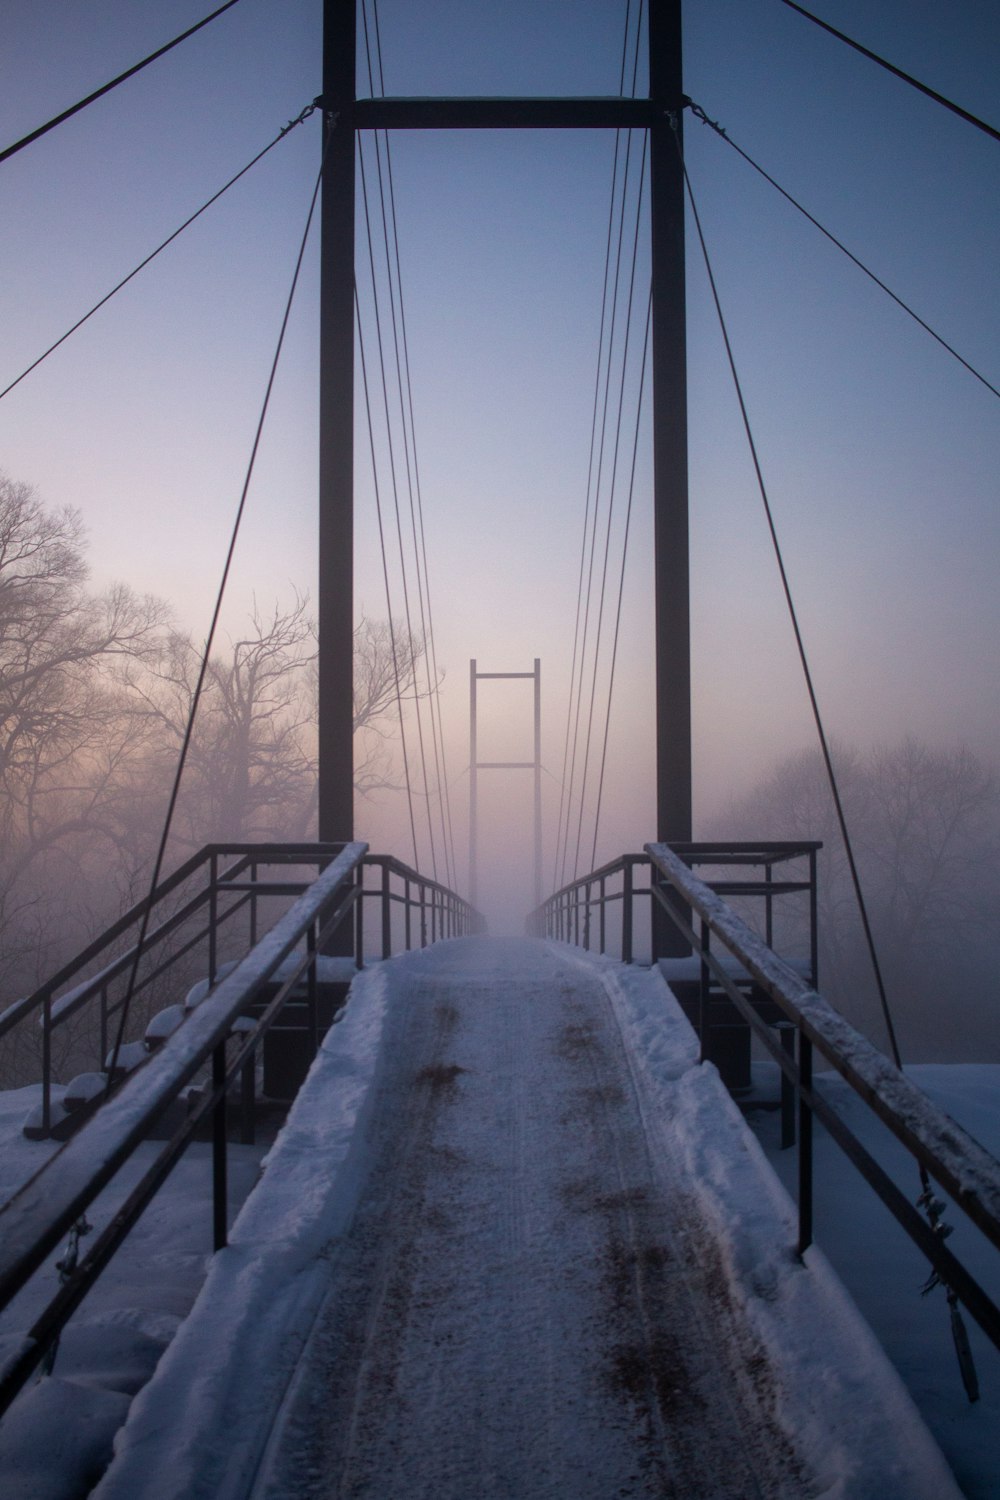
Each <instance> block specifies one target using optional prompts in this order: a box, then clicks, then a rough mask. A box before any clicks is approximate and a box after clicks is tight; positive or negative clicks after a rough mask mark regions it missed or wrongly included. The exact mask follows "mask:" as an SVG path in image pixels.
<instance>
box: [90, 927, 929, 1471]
mask: <svg viewBox="0 0 1000 1500" xmlns="http://www.w3.org/2000/svg"><path fill="white" fill-rule="evenodd" d="M355 991H356V992H355V993H352V1001H351V1006H350V1007H349V1012H348V1017H347V1019H346V1020H345V1021H344V1022H343V1023H342V1024H341V1025H340V1026H338V1027H335V1028H334V1030H333V1032H332V1033H331V1035H330V1037H329V1038H328V1041H327V1044H326V1046H325V1048H324V1052H323V1054H321V1058H320V1060H319V1061H318V1064H317V1067H316V1068H315V1069H314V1071H313V1075H312V1076H311V1078H310V1081H309V1083H308V1084H307V1086H306V1090H305V1091H304V1093H303V1095H302V1096H301V1097H300V1101H299V1104H298V1105H297V1106H296V1110H295V1111H294V1112H293V1116H292V1119H291V1120H290V1122H289V1126H288V1128H287V1131H286V1139H285V1140H284V1141H283V1142H279V1145H278V1147H277V1149H276V1151H275V1153H274V1154H273V1158H272V1161H271V1164H270V1165H269V1167H268V1168H267V1170H266V1171H265V1176H264V1183H263V1185H262V1187H261V1188H260V1189H258V1195H257V1196H258V1197H259V1199H260V1201H259V1202H258V1203H257V1204H256V1205H255V1204H254V1201H253V1199H251V1201H250V1203H249V1204H248V1206H247V1209H246V1210H245V1211H244V1215H243V1218H242V1219H241V1221H240V1222H239V1223H238V1225H237V1226H236V1229H235V1230H234V1234H233V1246H232V1249H231V1250H229V1251H226V1252H223V1254H222V1255H221V1256H219V1257H217V1258H216V1260H217V1262H218V1268H217V1272H216V1273H215V1280H214V1284H213V1278H212V1277H210V1278H209V1282H208V1284H207V1285H206V1288H205V1291H204V1293H203V1294H202V1299H201V1303H200V1304H199V1309H200V1317H199V1309H196V1311H195V1314H194V1315H193V1317H192V1319H191V1320H189V1326H188V1328H187V1329H186V1330H182V1333H181V1335H180V1336H179V1337H178V1339H177V1341H176V1342H175V1345H174V1347H173V1348H172V1350H171V1351H170V1353H169V1354H168V1356H167V1358H166V1360H165V1361H164V1362H163V1364H162V1365H161V1369H160V1372H159V1373H158V1375H157V1377H155V1378H154V1380H153V1381H152V1382H151V1384H150V1386H149V1387H147V1389H146V1391H145V1392H144V1393H143V1394H142V1395H141V1396H140V1397H139V1398H138V1400H137V1402H136V1403H135V1406H134V1408H133V1413H132V1416H131V1418H130V1421H129V1424H128V1426H127V1427H126V1429H125V1432H124V1435H123V1440H122V1441H121V1442H120V1445H119V1447H120V1451H119V1456H118V1460H117V1462H116V1463H115V1464H113V1465H112V1468H111V1470H110V1471H109V1473H108V1475H107V1476H106V1479H105V1481H104V1483H103V1484H102V1485H101V1486H100V1487H99V1491H98V1494H99V1495H101V1496H102V1497H109V1500H110V1497H112V1496H119V1495H126V1494H128V1495H131V1496H136V1495H145V1494H147V1493H148V1494H150V1495H152V1494H156V1495H157V1496H159V1495H160V1494H161V1493H163V1494H167V1493H170V1494H173V1493H174V1492H175V1491H176V1493H177V1494H183V1495H185V1496H187V1497H194V1496H195V1495H202V1494H205V1495H209V1494H211V1495H234V1496H235V1495H237V1494H240V1495H243V1494H248V1493H252V1494H253V1495H254V1496H255V1497H257V1500H289V1497H307V1496H352V1497H355V1496H356V1497H361V1496H365V1497H371V1500H403V1497H406V1500H419V1497H428V1500H429V1497H434V1500H470V1497H472V1496H497V1497H501V1496H503V1497H511V1500H543V1497H544V1500H611V1497H625V1496H653V1495H656V1496H683V1497H706V1500H708V1497H711V1500H726V1497H732V1500H750V1497H754V1496H788V1497H792V1496H796V1497H797V1496H803V1497H804V1496H819V1495H829V1496H856V1497H859V1496H869V1495H871V1496H875V1495H878V1496H880V1500H887V1497H891V1496H894V1495H898V1496H900V1497H902V1496H906V1497H908V1500H909V1497H913V1500H915V1497H918V1496H923V1495H928V1496H930V1495H934V1496H935V1497H936V1500H943V1497H945V1496H949V1495H954V1494H956V1493H957V1492H956V1491H955V1490H954V1489H953V1487H952V1484H951V1481H950V1478H949V1476H948V1474H947V1471H946V1470H945V1468H944V1466H943V1463H942V1461H941V1460H940V1457H939V1455H938V1454H937V1451H936V1449H935V1448H934V1447H933V1444H932V1443H931V1442H930V1440H929V1438H927V1436H926V1433H925V1432H924V1430H923V1428H922V1427H921V1426H920V1424H919V1421H918V1419H917V1418H916V1416H915V1413H914V1412H913V1410H912V1407H911V1406H910V1405H909V1402H908V1398H906V1397H905V1395H904V1393H903V1392H902V1390H901V1388H900V1387H899V1386H898V1382H896V1380H895V1377H894V1376H893V1375H892V1374H891V1372H890V1371H889V1370H888V1367H887V1366H886V1365H885V1362H884V1360H882V1359H881V1356H880V1354H879V1351H878V1350H877V1349H876V1348H875V1346H874V1343H873V1341H872V1340H871V1338H870V1335H868V1333H867V1330H866V1329H865V1327H864V1325H863V1324H862V1323H861V1322H860V1320H859V1319H857V1317H856V1315H854V1313H853V1311H852V1309H850V1307H849V1306H847V1305H846V1303H845V1302H844V1299H843V1298H842V1297H841V1296H840V1294H839V1290H838V1288H837V1286H836V1284H835V1282H834V1281H833V1279H832V1278H831V1276H830V1274H829V1272H828V1269H827V1268H826V1266H825V1263H823V1262H822V1260H821V1258H819V1259H818V1260H817V1261H816V1264H815V1265H813V1266H812V1267H811V1268H810V1269H806V1268H803V1267H801V1266H799V1265H797V1264H796V1263H795V1262H794V1261H793V1259H792V1257H791V1255H790V1252H789V1245H790V1241H791V1238H792V1235H791V1228H790V1222H789V1217H788V1213H787V1207H786V1206H784V1205H783V1201H781V1194H780V1190H779V1189H777V1186H776V1184H774V1183H773V1181H772V1180H771V1179H769V1178H768V1177H767V1169H766V1168H765V1167H764V1166H763V1164H762V1160H761V1159H760V1157H759V1152H758V1150H757V1147H756V1143H755V1142H753V1140H752V1139H751V1138H750V1136H749V1134H748V1132H746V1131H745V1129H744V1127H743V1125H742V1122H741V1120H740V1119H739V1116H738V1114H737V1112H736V1111H735V1110H734V1109H733V1108H732V1106H731V1104H730V1102H729V1100H728V1098H727V1096H726V1095H725V1093H724V1091H723V1090H722V1088H721V1085H720V1084H719V1083H718V1080H717V1078H716V1077H715V1075H714V1071H713V1070H711V1069H705V1068H699V1067H697V1066H696V1064H695V1058H694V1054H693V1047H692V1042H693V1039H692V1037H691V1034H690V1032H689V1031H688V1030H687V1029H686V1024H685V1023H684V1022H683V1021H682V1019H681V1018H680V1017H679V1015H678V1014H677V1013H676V1011H675V1010H674V1009H673V1008H672V1007H671V1005H670V1001H669V996H668V993H667V991H666V989H665V987H664V986H663V983H662V980H660V979H659V976H658V975H655V974H648V973H645V974H642V973H636V972H635V971H628V970H623V969H622V968H621V966H618V965H612V964H610V963H605V962H594V961H592V960H587V959H581V958H577V957H575V956H574V955H573V954H572V952H571V951H570V950H568V949H565V948H561V947H559V946H557V945H553V944H542V943H532V942H528V941H519V940H514V939H510V940H504V939H471V940H464V941H461V942H455V943H445V944H441V945H439V946H438V947H437V948H435V949H432V950H427V951H425V952H424V953H421V954H415V955H410V956H408V957H405V958H403V959H400V960H393V961H392V962H391V963H388V964H385V965H381V966H379V967H378V969H377V970H376V971H374V972H369V973H368V974H366V975H365V976H363V977H362V980H361V981H359V982H357V983H356V985H355ZM654 991H655V994H654ZM352 1028H353V1031H352ZM366 1067H367V1068H368V1071H369V1074H370V1076H369V1077H368V1079H367V1081H366V1080H365V1078H364V1076H363V1075H364V1073H365V1068H366ZM345 1098H347V1100H348V1104H349V1108H348V1115H350V1118H349V1119H348V1118H347V1117H346V1116H344V1117H343V1118H341V1115H342V1112H343V1110H344V1107H345V1106H344V1099H345ZM324 1100H325V1112H326V1113H325V1116H324ZM351 1101H353V1102H351ZM352 1110H353V1114H351V1111H352ZM347 1126H350V1129H348V1128H347ZM706 1131H707V1134H708V1136H709V1137H712V1136H715V1137H716V1139H715V1142H714V1144H713V1143H712V1141H711V1140H708V1141H706V1140H705V1139H704V1137H705V1135H706ZM324 1132H326V1133H327V1136H328V1146H329V1150H328V1153H327V1157H328V1159H327V1161H326V1163H325V1165H324V1162H323V1151H324V1145H323V1141H324ZM699 1138H701V1143H700V1144H698V1143H697V1142H698V1140H699ZM304 1162H305V1163H309V1168H308V1173H306V1172H304V1170H303V1163H304ZM317 1168H320V1169H322V1170H323V1171H324V1176H325V1188H324V1191H326V1192H327V1197H326V1198H324V1199H323V1200H322V1201H318V1200H317V1191H318V1190H317V1188H316V1184H315V1175H316V1171H317ZM269 1179H270V1182H271V1192H270V1196H269ZM306 1182H309V1183H310V1184H311V1191H310V1195H309V1196H310V1201H309V1202H308V1203H305V1204H303V1203H301V1202H300V1201H299V1198H298V1196H297V1194H299V1192H300V1190H301V1188H302V1185H303V1184H304V1183H306ZM297 1184H298V1186H297ZM713 1194H714V1195H715V1196H714V1197H713ZM319 1196H320V1198H322V1193H320V1194H319ZM716 1200H718V1202H719V1203H724V1204H725V1210H724V1215H723V1217H724V1216H728V1217H729V1218H730V1219H731V1220H732V1221H733V1222H731V1223H730V1224H729V1226H728V1229H727V1230H726V1231H725V1232H724V1233H722V1234H721V1235H720V1223H721V1222H722V1218H721V1217H720V1214H718V1213H713V1208H712V1205H713V1202H716ZM282 1215H284V1216H285V1237H284V1238H283V1237H282V1234H281V1219H282ZM741 1216H742V1217H745V1219H746V1221H747V1222H745V1223H741V1222H740V1219H741ZM761 1236H765V1237H766V1240H767V1242H766V1243H765V1242H764V1241H763V1240H762V1241H761V1242H760V1243H756V1242H755V1241H756V1240H757V1239H758V1238H759V1237H761ZM297 1241H298V1242H300V1249H299V1251H296V1250H295V1243H296V1242H297ZM269 1254H270V1256H271V1260H272V1263H273V1264H272V1269H271V1272H270V1273H268V1271H267V1269H266V1266H267V1260H268V1255H269ZM741 1263H742V1264H741ZM282 1308H284V1312H282ZM227 1309H228V1311H227ZM227 1317H228V1318H230V1319H234V1318H240V1320H241V1321H240V1326H239V1327H236V1326H235V1324H234V1325H233V1326H231V1327H229V1329H228V1330H227V1327H226V1321H225V1320H226V1318H227ZM809 1324H811V1326H807V1325H809ZM171 1425H173V1434H172V1436H171ZM164 1441H165V1442H166V1443H167V1444H168V1445H169V1450H168V1451H170V1454H171V1462H170V1465H169V1467H170V1472H169V1474H164V1473H163V1471H162V1470H161V1469H160V1468H159V1461H158V1459H157V1457H156V1444H157V1442H160V1443H163V1442H164ZM152 1474H156V1475H157V1478H156V1479H155V1481H151V1478H150V1476H151V1475H152ZM140 1477H142V1478H143V1479H144V1483H143V1484H142V1487H141V1488H139V1489H136V1488H135V1485H136V1482H137V1480H138V1479H139V1478H140Z"/></svg>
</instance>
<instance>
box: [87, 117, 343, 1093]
mask: <svg viewBox="0 0 1000 1500" xmlns="http://www.w3.org/2000/svg"><path fill="white" fill-rule="evenodd" d="M332 135H333V127H332V126H330V127H328V129H327V134H326V141H325V143H324V147H323V160H322V161H321V163H320V168H319V172H318V174H317V177H316V183H315V186H314V187H313V191H312V197H311V199H310V201H309V212H308V214H307V215H306V223H305V228H304V230H303V232H302V238H301V240H300V242H299V249H298V255H297V256H296V259H295V270H294V271H293V273H292V282H291V286H290V287H289V291H288V296H287V298H286V300H285V310H284V313H283V315H282V319H281V327H280V329H279V332H278V340H277V344H276V346H275V350H274V355H273V358H272V360H271V368H270V372H269V374H268V377H267V385H266V387H265V390H264V399H263V401H262V403H261V408H260V413H259V415H258V418H257V426H256V429H255V432H254V438H253V443H252V445H251V448H250V457H249V460H248V462H247V468H246V474H245V476H244V479H243V488H242V490H241V492H240V499H239V504H238V505H237V507H236V515H235V518H234V520H233V527H232V532H231V534H230V538H229V546H228V548H227V551H226V559H225V562H224V564H223V568H222V576H221V578H220V580H219V588H218V593H217V594H216V599H215V607H214V609H213V611H212V618H211V623H210V625H209V628H208V635H207V636H206V638H205V647H204V650H203V652H202V656H201V663H200V665H199V669H198V677H197V680H196V682H195V688H194V692H193V693H192V695H191V706H190V709H189V710H188V717H187V723H186V725H185V727H184V737H183V739H182V741H181V748H180V752H179V754H178V757H177V766H176V769H175V771H174V779H173V783H172V785H171V788H170V796H169V798H168V801H167V810H166V814H165V816H164V819H163V828H162V831H161V834H160V842H159V847H158V849H157V851H156V859H155V861H154V863H153V873H152V876H151V878H150V882H149V895H148V897H147V899H146V903H145V908H144V910H143V914H142V921H141V923H140V926H139V937H138V940H137V942H136V945H135V952H134V954H133V958H132V964H131V968H130V970H129V978H128V985H127V988H126V991H125V997H124V999H123V1001H122V1007H121V1013H120V1015H119V1019H118V1027H117V1031H116V1034H115V1044H114V1047H113V1048H112V1052H111V1058H110V1064H109V1067H108V1070H107V1074H108V1078H107V1093H110V1092H111V1088H112V1083H113V1080H114V1076H115V1072H116V1070H117V1067H118V1057H119V1054H120V1052H121V1048H122V1042H123V1039H124V1036H125V1027H126V1025H127V1023H128V1014H129V1009H130V1007H131V1004H132V1000H133V997H134V995H135V988H136V980H137V977H138V973H139V963H140V960H141V959H142V951H143V945H144V944H145V941H146V934H147V932H148V930H149V922H150V918H151V916H152V912H153V898H154V896H155V894H156V887H157V885H158V884H159V880H160V872H161V871H162V869H163V864H164V861H165V859H166V853H167V840H168V839H169V837H170V828H171V824H172V822H173V817H174V812H175V810H176V807H177V799H178V796H179V795H180V788H181V778H182V776H183V774H184V766H185V764H186V762H187V756H188V751H189V749H190V747H191V739H192V736H193V734H194V724H195V718H196V716H197V713H198V706H199V704H200V702H201V696H202V690H203V689H204V686H205V678H206V677H207V675H208V665H209V658H210V656H211V653H212V646H213V644H214V642H215V633H216V630H217V628H218V624H219V617H220V615H221V614H222V602H223V599H224V597H225V592H226V585H227V584H228V582H229V574H230V571H231V569H232V564H233V557H234V555H235V552H236V542H237V539H238V537H239V534H240V526H241V523H242V521H243V514H244V511H245V510H246V503H247V495H248V493H249V490H250V480H251V478H252V477H253V471H254V465H255V463H256V461H257V452H258V449H259V448H260V440H261V436H262V434H263V431H264V422H265V419H266V417H267V412H268V407H269V405H270V402H271V393H272V391H273V389H274V382H275V377H276V376H277V373H278V362H279V360H280V359H281V351H282V347H283V345H284V342H285V333H286V331H287V329H288V322H289V318H290V317H291V312H292V303H293V302H294V300H295V292H296V288H297V287H298V284H299V273H300V271H301V270H302V262H303V259H304V257H305V253H306V244H307V243H308V240H309V231H310V228H311V227H312V221H313V215H314V213H315V209H316V202H317V199H318V197H319V190H320V185H321V183H322V181H323V168H324V166H325V163H326V155H327V151H328V149H329V145H330V141H331V139H332Z"/></svg>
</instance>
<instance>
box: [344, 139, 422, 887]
mask: <svg viewBox="0 0 1000 1500" xmlns="http://www.w3.org/2000/svg"><path fill="white" fill-rule="evenodd" d="M358 163H359V165H360V168H361V198H362V203H363V205H364V214H365V232H366V237H367V242H368V262H369V266H370V269H371V278H372V306H373V309H374V313H375V338H376V343H377V346H378V359H379V371H380V374H381V379H382V403H383V408H384V412H385V427H386V445H387V448H388V452H389V474H390V479H391V483H392V500H393V510H394V513H395V518H396V542H397V546H398V548H399V570H400V578H401V580H402V585H403V613H404V616H405V619H406V634H407V641H408V648H409V652H410V660H411V663H412V660H413V623H412V617H411V614H410V590H409V585H408V583H407V578H406V558H405V555H404V547H403V522H402V517H401V515H400V510H399V484H398V481H397V477H396V453H395V445H394V443H393V438H392V419H391V416H390V413H389V382H388V380H387V378H386V370H385V346H384V343H383V339H382V318H381V314H380V313H379V297H378V281H377V275H376V270H375V245H374V241H373V239H372V226H371V215H370V213H369V207H368V184H367V179H366V174H365V155H364V150H363V148H362V145H361V140H360V138H359V139H358ZM359 318H360V313H359ZM390 624H391V621H390ZM393 662H394V664H395V665H396V668H397V672H398V660H397V657H396V652H395V646H394V647H393ZM415 673H416V668H415V666H414V675H415ZM414 687H415V689H416V681H415V682H414ZM396 692H397V695H399V693H400V684H399V677H398V675H397V678H396ZM414 700H415V701H414V706H415V708H416V709H417V738H418V740H419V744H420V760H421V768H422V770H423V779H424V790H425V798H424V801H425V811H426V813H427V833H428V838H429V841H430V853H431V867H432V873H433V875H434V878H435V880H436V879H437V855H436V851H435V845H434V824H433V822H432V820H431V816H430V798H429V796H428V795H427V761H426V757H425V755H424V738H423V726H422V722H421V718H420V712H419V709H420V701H419V698H417V697H416V691H415V693H414ZM400 708H401V709H402V699H401V698H400ZM409 781H410V774H409V768H407V785H409ZM414 864H415V865H417V866H418V867H419V859H418V858H417V852H416V847H414Z"/></svg>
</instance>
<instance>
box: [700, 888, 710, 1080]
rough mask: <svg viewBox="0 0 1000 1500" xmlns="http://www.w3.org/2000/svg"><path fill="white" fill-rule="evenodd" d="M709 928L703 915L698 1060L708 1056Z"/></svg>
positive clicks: (702, 1060) (703, 1059) (701, 1060)
mask: <svg viewBox="0 0 1000 1500" xmlns="http://www.w3.org/2000/svg"><path fill="white" fill-rule="evenodd" d="M709 940H710V934H709V928H708V923H707V922H706V921H705V919H704V917H702V919H701V975H700V983H699V986H698V1031H699V1033H700V1038H701V1055H700V1057H699V1059H698V1061H699V1062H704V1061H705V1059H706V1058H707V1057H708V987H709V971H708V964H707V962H706V955H707V953H708V951H709Z"/></svg>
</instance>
